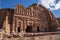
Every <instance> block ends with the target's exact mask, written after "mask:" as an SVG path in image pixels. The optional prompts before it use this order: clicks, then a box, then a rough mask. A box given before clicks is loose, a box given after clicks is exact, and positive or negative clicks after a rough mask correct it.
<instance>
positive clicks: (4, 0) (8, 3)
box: [0, 0, 60, 17]
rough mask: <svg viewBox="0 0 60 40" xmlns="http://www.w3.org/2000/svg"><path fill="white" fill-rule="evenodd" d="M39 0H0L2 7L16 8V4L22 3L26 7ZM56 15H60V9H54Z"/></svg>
mask: <svg viewBox="0 0 60 40" xmlns="http://www.w3.org/2000/svg"><path fill="white" fill-rule="evenodd" d="M38 1H39V0H0V8H12V9H13V8H14V5H15V4H22V5H24V6H25V7H28V6H30V5H32V4H33V3H38ZM57 2H58V0H57ZM52 13H53V14H54V15H55V17H60V9H59V10H55V11H52Z"/></svg>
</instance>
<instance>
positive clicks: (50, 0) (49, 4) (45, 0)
mask: <svg viewBox="0 0 60 40" xmlns="http://www.w3.org/2000/svg"><path fill="white" fill-rule="evenodd" d="M38 4H41V5H43V6H44V7H46V8H48V9H50V10H58V9H60V1H58V3H56V0H39V1H38Z"/></svg>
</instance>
